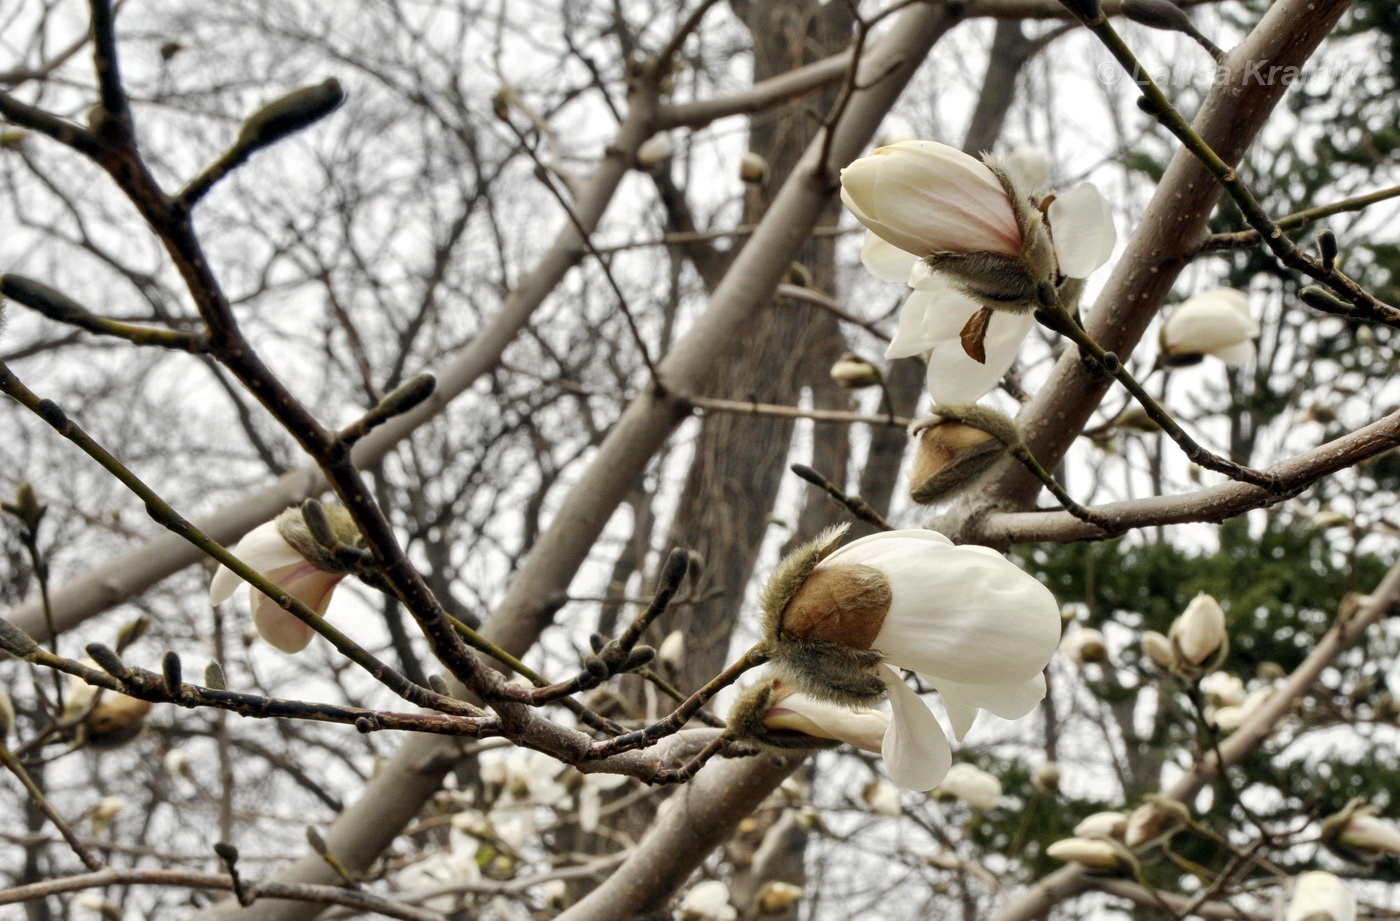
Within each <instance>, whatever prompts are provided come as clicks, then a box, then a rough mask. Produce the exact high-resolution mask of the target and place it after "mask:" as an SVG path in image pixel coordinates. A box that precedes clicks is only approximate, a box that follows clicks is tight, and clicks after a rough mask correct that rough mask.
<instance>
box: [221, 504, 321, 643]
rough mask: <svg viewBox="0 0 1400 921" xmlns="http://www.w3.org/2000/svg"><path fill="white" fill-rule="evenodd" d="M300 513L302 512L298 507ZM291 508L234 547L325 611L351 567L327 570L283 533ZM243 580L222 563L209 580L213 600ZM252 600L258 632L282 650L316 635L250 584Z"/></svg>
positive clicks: (291, 591) (301, 598) (288, 589)
mask: <svg viewBox="0 0 1400 921" xmlns="http://www.w3.org/2000/svg"><path fill="white" fill-rule="evenodd" d="M289 511H292V512H295V513H296V514H297V515H298V517H299V516H300V512H299V511H297V510H295V509H293V510H289ZM285 515H286V513H283V516H278V518H277V519H276V520H273V521H269V522H268V523H267V524H261V525H258V526H257V527H256V528H254V529H253V530H251V531H249V532H248V533H247V534H246V535H244V537H243V539H242V540H241V541H239V542H238V546H236V547H234V548H233V554H234V556H236V557H238V558H239V559H240V560H242V561H243V562H245V563H247V564H248V565H249V566H251V567H253V568H254V569H256V570H257V571H258V572H260V573H262V574H263V575H264V576H266V577H267V578H268V579H270V580H271V581H273V582H274V583H276V584H277V585H278V586H279V587H280V588H282V589H284V590H285V591H286V592H287V593H288V594H290V595H291V596H292V597H293V598H296V599H297V600H298V601H300V602H302V603H303V604H305V605H306V606H307V607H308V608H310V609H311V610H313V611H315V612H316V613H317V614H322V615H324V614H325V613H326V608H327V607H329V606H330V603H331V594H332V593H333V592H334V591H335V587H336V586H337V585H339V584H340V580H341V579H343V578H345V576H346V575H347V573H344V572H328V571H326V570H325V569H322V568H320V567H318V566H316V565H315V564H314V563H312V562H311V561H310V560H308V559H307V557H306V556H304V555H303V554H302V552H301V551H299V550H297V549H296V548H295V547H293V546H292V545H291V544H290V543H288V541H287V538H286V537H284V536H283V533H282V528H284V527H285V525H284V524H283V522H284V520H285V518H284V516H285ZM241 584H242V580H241V579H240V578H239V577H238V576H236V575H234V573H233V571H232V570H230V569H227V568H225V567H223V566H220V567H219V571H218V572H216V573H214V581H213V582H211V583H210V585H209V600H210V601H211V602H213V603H214V604H223V603H224V602H225V601H228V600H229V598H230V597H232V596H233V593H234V591H235V590H236V589H237V588H238V586H239V585H241ZM248 606H249V607H250V608H251V609H252V611H253V625H254V626H255V627H257V629H258V635H259V636H261V637H262V638H263V639H265V640H267V642H269V643H271V644H272V645H273V646H276V647H277V648H278V649H280V650H282V651H283V652H301V651H302V650H303V649H305V648H306V646H307V644H308V643H310V642H311V638H312V637H313V636H315V635H316V631H314V630H312V629H311V628H310V627H309V626H307V624H306V623H305V622H303V621H301V620H300V619H298V618H297V617H296V616H294V615H293V614H291V613H290V612H288V611H285V610H283V609H282V608H281V607H280V606H279V605H278V604H277V602H275V601H273V600H272V599H271V598H269V597H267V596H266V595H264V594H263V593H262V592H260V591H258V590H257V589H255V588H253V587H252V586H251V585H250V586H248Z"/></svg>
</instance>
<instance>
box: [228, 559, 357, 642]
mask: <svg viewBox="0 0 1400 921" xmlns="http://www.w3.org/2000/svg"><path fill="white" fill-rule="evenodd" d="M264 575H266V576H267V577H268V578H269V579H271V580H272V581H273V582H275V583H277V585H278V586H280V587H281V588H282V589H283V590H285V591H286V592H287V593H288V594H290V595H291V596H292V597H293V598H296V599H297V600H298V601H300V602H301V603H302V604H304V605H306V606H307V607H309V608H311V610H313V611H315V612H316V613H317V614H324V613H326V608H327V607H328V606H329V605H330V599H331V594H332V593H333V592H334V591H335V587H336V585H338V584H339V583H340V580H341V579H342V578H344V574H343V573H333V572H323V571H322V570H319V569H317V568H315V567H314V566H312V565H311V564H310V563H308V562H306V561H305V560H303V559H302V558H301V557H300V556H299V555H298V557H297V562H296V563H295V564H294V565H292V566H284V567H282V568H281V569H274V570H272V571H271V572H267V573H264ZM248 594H249V604H250V606H251V607H252V609H253V626H255V627H257V630H258V635H259V636H261V637H262V638H263V639H265V640H267V641H268V642H269V643H271V644H272V645H273V646H276V647H277V648H278V649H280V650H282V651H283V652H301V651H302V650H303V649H305V648H306V646H307V644H308V643H310V642H311V637H312V636H314V635H315V632H316V631H314V630H312V629H311V627H309V626H308V625H307V624H306V623H304V622H303V621H302V620H301V619H300V618H298V617H296V615H294V614H292V613H290V612H289V611H285V610H283V609H282V607H281V606H280V605H278V604H277V602H275V601H273V600H272V599H271V598H269V597H267V596H266V595H264V594H263V593H262V592H260V591H257V590H256V589H254V588H253V587H252V586H249V591H248Z"/></svg>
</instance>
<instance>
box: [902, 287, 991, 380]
mask: <svg viewBox="0 0 1400 921" xmlns="http://www.w3.org/2000/svg"><path fill="white" fill-rule="evenodd" d="M931 278H932V279H935V280H936V282H931V283H929V284H926V285H924V286H923V287H921V289H920V290H918V291H915V292H914V293H913V294H911V295H909V297H908V299H907V300H905V302H904V306H903V307H902V308H900V311H899V328H898V329H896V330H895V334H894V338H893V339H892V340H890V344H889V347H888V348H886V349H885V357H886V358H888V359H891V360H893V359H896V358H909V357H910V356H912V355H919V354H921V353H923V352H927V351H928V350H929V349H932V348H935V347H937V346H938V345H939V344H941V343H949V342H951V343H953V344H954V345H956V346H957V347H958V349H959V350H961V349H962V345H961V343H959V342H958V334H959V333H961V332H962V329H963V327H964V326H966V325H967V321H968V320H970V319H972V315H973V314H974V313H976V312H977V310H978V305H977V303H976V302H975V301H973V300H972V299H971V298H969V297H967V296H965V295H963V294H959V293H958V292H957V291H954V290H953V289H952V287H951V286H949V284H948V283H947V281H945V280H944V279H943V278H942V277H941V276H937V275H934V276H931ZM968 362H969V363H970V364H971V363H973V362H972V359H970V358H969V359H968Z"/></svg>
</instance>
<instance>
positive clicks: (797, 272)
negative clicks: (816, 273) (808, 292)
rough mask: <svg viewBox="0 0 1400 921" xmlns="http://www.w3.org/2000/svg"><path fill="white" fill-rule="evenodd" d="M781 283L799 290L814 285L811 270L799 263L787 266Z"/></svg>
mask: <svg viewBox="0 0 1400 921" xmlns="http://www.w3.org/2000/svg"><path fill="white" fill-rule="evenodd" d="M783 281H784V282H786V283H787V284H789V285H796V286H797V287H799V288H812V287H815V283H814V281H813V279H812V270H811V269H809V268H807V267H806V266H805V265H803V264H802V263H800V262H794V263H792V264H791V265H789V266H788V270H787V275H786V276H785V277H784V278H783Z"/></svg>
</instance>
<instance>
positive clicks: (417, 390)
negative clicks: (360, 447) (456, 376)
mask: <svg viewBox="0 0 1400 921" xmlns="http://www.w3.org/2000/svg"><path fill="white" fill-rule="evenodd" d="M436 389H437V378H436V377H434V376H433V375H431V374H429V373H428V372H426V371H424V372H423V373H422V374H415V375H413V376H412V377H410V378H409V379H408V380H406V381H404V382H403V383H402V384H399V385H398V386H397V387H395V388H394V389H393V390H390V391H389V392H388V393H387V394H385V395H384V399H382V400H380V401H379V405H378V406H376V407H375V408H374V410H373V411H372V412H371V415H372V416H373V417H374V421H375V422H376V423H378V422H382V421H385V420H387V419H392V418H393V417H394V416H401V415H403V414H404V413H406V412H408V411H409V410H411V409H414V408H415V407H417V406H418V405H419V404H420V403H422V402H423V401H424V400H426V399H427V398H428V397H430V396H432V395H433V391H434V390H436Z"/></svg>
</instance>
